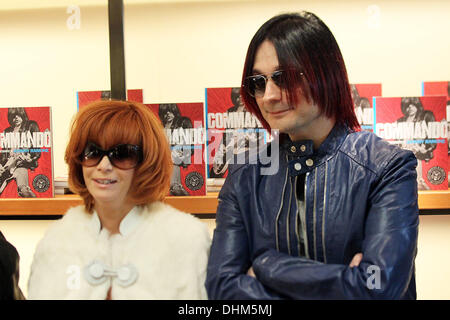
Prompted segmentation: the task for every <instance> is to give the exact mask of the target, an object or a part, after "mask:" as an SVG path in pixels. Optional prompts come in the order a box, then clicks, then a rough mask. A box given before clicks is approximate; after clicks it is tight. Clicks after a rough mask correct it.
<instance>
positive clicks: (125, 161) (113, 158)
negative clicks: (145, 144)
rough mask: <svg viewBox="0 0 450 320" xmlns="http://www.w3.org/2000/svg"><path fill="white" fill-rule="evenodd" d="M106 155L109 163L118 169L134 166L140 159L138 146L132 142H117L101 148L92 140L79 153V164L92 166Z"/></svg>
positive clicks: (140, 151)
mask: <svg viewBox="0 0 450 320" xmlns="http://www.w3.org/2000/svg"><path fill="white" fill-rule="evenodd" d="M104 156H107V157H108V159H109V161H110V162H111V164H112V165H113V166H115V167H117V168H119V169H123V170H127V169H133V168H135V167H136V166H137V165H138V164H139V163H140V162H141V161H142V150H141V147H140V146H136V145H132V144H119V145H117V146H114V147H112V148H110V149H109V150H103V149H102V148H100V147H99V146H97V145H96V144H95V143H93V142H88V144H87V145H86V148H84V151H83V154H82V155H81V164H82V165H83V166H85V167H94V166H96V165H98V164H99V163H100V161H101V160H102V159H103V157H104Z"/></svg>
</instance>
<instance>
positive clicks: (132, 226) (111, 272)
mask: <svg viewBox="0 0 450 320" xmlns="http://www.w3.org/2000/svg"><path fill="white" fill-rule="evenodd" d="M131 213H133V215H134V218H133V219H132V218H131V216H132V214H131ZM129 216H130V218H128V217H129ZM126 219H128V221H125V220H126ZM124 222H126V226H122V225H123V224H125V223H124ZM122 227H123V229H124V232H122ZM125 227H126V228H125ZM120 230H121V232H120V233H119V234H114V235H110V234H109V233H108V231H107V230H106V229H102V228H101V227H100V223H99V220H98V216H97V214H96V213H94V214H89V213H86V212H85V210H84V207H83V206H78V207H75V208H71V209H69V210H68V211H67V213H66V214H65V215H64V217H63V218H62V219H61V220H58V221H57V222H55V223H54V224H53V225H52V226H51V227H50V228H49V230H48V231H47V233H46V234H45V236H44V238H43V239H42V240H41V241H40V242H39V244H38V246H37V248H36V252H35V254H34V259H33V263H32V266H31V273H30V279H29V282H28V299H105V298H106V297H107V294H108V290H109V289H110V288H111V292H110V295H111V298H112V299H167V300H172V299H186V300H190V299H206V290H205V287H204V282H205V276H206V266H207V260H208V256H209V247H210V242H211V240H210V236H209V232H208V229H207V226H206V224H205V223H203V222H201V221H200V220H199V219H197V218H195V217H193V216H192V215H190V214H186V213H183V212H181V211H178V210H177V209H175V208H173V207H171V206H169V205H167V204H164V203H162V202H155V203H152V204H150V205H148V206H146V207H135V208H133V210H131V211H130V213H128V215H127V216H126V217H125V218H124V219H123V220H122V223H121V226H120ZM125 231H126V232H125Z"/></svg>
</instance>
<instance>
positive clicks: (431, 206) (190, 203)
mask: <svg viewBox="0 0 450 320" xmlns="http://www.w3.org/2000/svg"><path fill="white" fill-rule="evenodd" d="M217 196H218V193H208V194H207V195H206V196H201V197H167V198H166V200H165V202H166V203H168V204H170V205H172V206H173V207H175V208H177V209H179V210H182V211H185V212H189V213H192V214H215V213H216V208H217V202H218V201H217ZM82 203H83V202H82V200H81V198H80V197H79V196H77V195H57V196H56V197H55V198H38V199H36V198H34V199H1V200H0V219H1V216H14V215H20V216H51V215H62V214H64V213H65V212H66V211H67V209H69V208H70V207H73V206H77V205H81V204H82ZM419 209H421V210H442V209H444V210H445V209H449V213H450V189H448V190H444V191H419Z"/></svg>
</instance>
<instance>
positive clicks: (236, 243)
mask: <svg viewBox="0 0 450 320" xmlns="http://www.w3.org/2000/svg"><path fill="white" fill-rule="evenodd" d="M230 178H232V176H228V178H227V179H226V181H225V183H224V185H223V187H222V190H221V192H220V195H219V205H218V207H217V215H216V229H215V230H214V236H213V241H212V245H211V251H210V257H209V261H208V269H207V276H206V290H207V293H208V298H209V299H243V300H244V299H247V300H248V299H260V300H262V299H280V298H282V297H281V295H279V294H277V293H275V292H274V291H272V290H271V289H269V288H266V287H265V286H264V285H262V284H261V282H259V281H258V280H257V279H256V278H254V277H251V276H248V275H247V271H248V269H249V268H250V267H251V265H252V263H251V260H250V253H249V244H248V234H247V231H246V229H245V225H244V222H243V219H242V214H243V213H242V212H241V211H240V209H239V207H238V205H237V200H236V197H235V195H234V188H233V182H232V179H230Z"/></svg>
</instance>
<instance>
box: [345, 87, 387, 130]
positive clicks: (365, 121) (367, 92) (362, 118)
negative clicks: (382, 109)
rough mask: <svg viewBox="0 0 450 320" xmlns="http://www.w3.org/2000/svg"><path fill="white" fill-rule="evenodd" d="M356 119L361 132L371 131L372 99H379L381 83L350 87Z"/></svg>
mask: <svg viewBox="0 0 450 320" xmlns="http://www.w3.org/2000/svg"><path fill="white" fill-rule="evenodd" d="M350 87H351V89H352V98H353V104H354V106H355V113H356V117H357V118H358V122H359V124H360V125H361V129H362V130H367V131H373V97H381V96H382V94H381V83H360V84H359V83H356V84H351V85H350Z"/></svg>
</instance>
